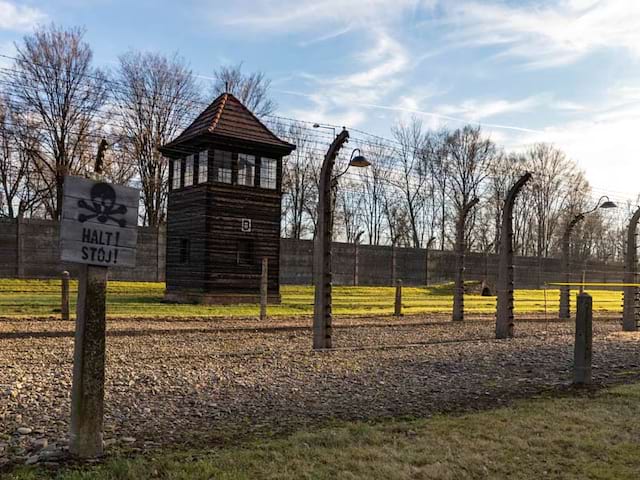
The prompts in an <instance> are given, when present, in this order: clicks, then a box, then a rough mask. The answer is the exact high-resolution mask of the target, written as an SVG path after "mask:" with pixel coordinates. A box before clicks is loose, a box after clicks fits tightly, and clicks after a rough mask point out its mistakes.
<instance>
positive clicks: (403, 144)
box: [391, 117, 429, 248]
mask: <svg viewBox="0 0 640 480" xmlns="http://www.w3.org/2000/svg"><path fill="white" fill-rule="evenodd" d="M391 132H392V134H393V136H394V138H395V139H396V141H397V142H398V144H399V147H398V149H397V152H396V154H397V156H398V161H399V163H400V167H401V170H400V172H399V174H398V176H397V177H398V178H397V182H398V189H399V190H400V192H402V195H403V198H404V201H405V208H406V212H407V215H408V218H409V223H410V226H411V239H412V242H413V246H414V247H415V248H419V247H420V244H421V243H422V237H423V236H424V229H423V227H424V226H423V225H422V224H421V222H420V220H421V217H422V215H423V213H424V209H425V203H426V202H425V193H426V192H425V190H426V188H427V182H428V179H429V171H428V166H427V165H426V162H425V148H426V145H427V136H426V135H425V132H424V130H423V128H422V121H421V120H419V119H418V118H416V117H413V118H412V119H411V121H410V122H409V123H408V124H405V123H403V122H399V123H397V124H396V125H395V126H393V127H392V129H391Z"/></svg>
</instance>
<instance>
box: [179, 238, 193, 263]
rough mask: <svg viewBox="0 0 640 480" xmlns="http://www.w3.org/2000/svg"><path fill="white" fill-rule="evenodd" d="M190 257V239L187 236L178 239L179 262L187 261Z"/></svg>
mask: <svg viewBox="0 0 640 480" xmlns="http://www.w3.org/2000/svg"><path fill="white" fill-rule="evenodd" d="M190 259H191V241H190V240H189V239H188V238H181V239H180V263H189V261H190Z"/></svg>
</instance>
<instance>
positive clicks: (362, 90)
mask: <svg viewBox="0 0 640 480" xmlns="http://www.w3.org/2000/svg"><path fill="white" fill-rule="evenodd" d="M50 21H53V22H56V23H59V24H62V25H82V26H85V27H86V28H87V40H88V41H89V42H90V43H91V45H92V47H93V49H94V52H95V59H96V63H97V64H98V65H101V66H105V67H110V66H111V67H112V66H113V65H115V62H116V61H117V57H118V55H119V54H120V53H123V52H124V51H126V50H127V49H129V48H133V49H139V50H154V51H160V52H164V53H172V52H175V51H178V52H179V53H180V54H181V55H182V56H183V57H185V58H186V59H188V61H189V62H190V63H191V66H192V68H193V70H194V71H195V72H196V73H197V74H199V75H201V78H202V81H203V82H204V83H206V82H208V81H209V80H207V77H209V76H211V74H212V72H213V70H214V68H215V67H216V66H218V65H220V64H221V63H237V62H239V61H243V62H244V64H245V68H246V70H261V71H264V72H265V73H266V75H267V76H269V77H270V78H271V79H272V82H273V83H272V89H273V95H274V97H275V100H276V101H277V103H278V107H279V108H278V113H279V114H281V115H284V116H289V117H294V118H299V119H302V120H309V121H314V122H316V121H317V122H327V123H332V124H338V125H347V126H351V127H356V128H360V129H362V130H365V131H368V132H371V133H374V134H378V135H383V136H390V127H391V125H392V124H393V123H394V122H395V121H398V120H399V119H406V118H408V117H410V116H411V115H417V116H419V117H421V118H423V120H424V122H425V124H426V125H427V126H430V127H433V128H439V127H442V126H449V127H452V128H453V127H457V126H460V125H462V124H464V123H465V122H471V123H480V124H482V125H483V127H484V129H485V130H486V132H487V133H488V134H490V135H491V137H492V138H493V139H494V140H495V141H497V142H498V143H500V144H502V145H503V146H505V148H507V149H513V150H518V149H523V148H526V146H527V145H529V144H531V143H533V142H537V141H547V142H552V143H555V144H556V145H558V146H559V147H561V148H563V149H564V150H565V151H566V152H567V154H568V155H569V156H571V157H572V158H574V159H575V160H577V161H578V162H579V164H580V165H581V166H582V168H584V169H585V171H586V172H587V177H588V178H589V181H590V182H591V184H592V185H593V186H594V192H595V193H596V194H600V193H605V191H606V192H607V193H610V194H612V196H615V197H617V198H618V199H622V198H626V197H635V196H636V194H637V193H638V192H640V186H639V185H638V180H640V175H639V174H640V167H638V161H637V159H638V157H639V152H638V151H639V150H640V149H639V148H638V146H637V142H636V136H638V135H639V127H640V122H639V121H638V120H639V119H640V1H638V0H539V1H525V0H521V1H515V0H514V1H507V0H503V1H500V0H484V1H480V0H315V1H305V0H235V1H229V2H223V1H219V0H191V1H188V0H185V1H176V0H174V1H162V0H158V1H150V0H146V1H136V0H129V1H127V2H125V1H121V0H84V1H83V0H59V1H55V0H49V1H18V0H0V52H2V53H5V54H9V55H10V54H11V53H12V51H13V47H12V43H13V41H15V40H19V39H20V38H21V37H22V36H23V35H24V34H25V33H27V32H29V31H30V30H31V29H32V28H33V26H34V25H37V24H39V23H46V22H50Z"/></svg>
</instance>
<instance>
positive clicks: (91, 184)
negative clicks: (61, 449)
mask: <svg viewBox="0 0 640 480" xmlns="http://www.w3.org/2000/svg"><path fill="white" fill-rule="evenodd" d="M139 196H140V192H139V190H136V189H134V188H129V187H123V186H119V185H110V184H108V183H105V182H99V181H93V180H88V179H85V178H81V177H71V176H68V177H65V182H64V199H63V206H62V221H61V225H60V250H61V258H62V260H63V261H68V262H75V263H80V264H82V266H81V268H80V275H79V278H78V302H77V306H76V332H75V344H74V355H73V385H72V391H71V435H70V443H69V451H70V452H71V453H72V454H73V455H75V456H77V457H80V458H92V457H97V456H100V455H102V453H103V445H102V425H103V411H104V377H105V373H104V365H105V346H106V342H105V336H106V295H107V273H108V267H110V266H119V267H133V266H135V253H136V250H135V248H136V241H137V236H138V230H137V222H138V201H139Z"/></svg>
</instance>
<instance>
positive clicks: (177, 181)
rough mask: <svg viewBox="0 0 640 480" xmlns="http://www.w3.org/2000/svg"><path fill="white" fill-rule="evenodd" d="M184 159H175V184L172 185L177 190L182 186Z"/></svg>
mask: <svg viewBox="0 0 640 480" xmlns="http://www.w3.org/2000/svg"><path fill="white" fill-rule="evenodd" d="M181 164H182V160H174V161H173V184H172V185H171V187H172V189H173V190H175V189H177V188H180V180H181V178H180V176H181V174H182V170H181V167H182V165H181Z"/></svg>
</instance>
